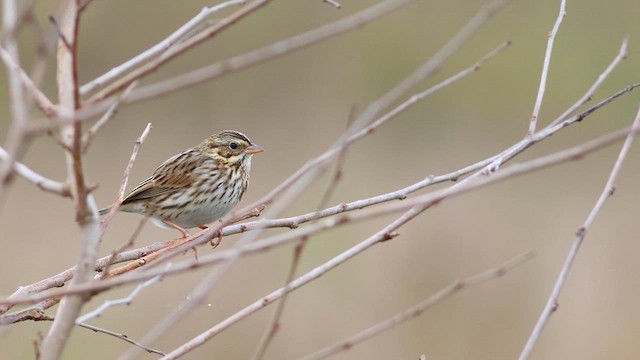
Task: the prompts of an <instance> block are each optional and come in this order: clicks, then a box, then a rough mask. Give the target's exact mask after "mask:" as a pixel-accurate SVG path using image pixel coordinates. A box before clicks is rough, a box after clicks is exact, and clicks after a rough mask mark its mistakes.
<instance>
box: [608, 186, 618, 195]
mask: <svg viewBox="0 0 640 360" xmlns="http://www.w3.org/2000/svg"><path fill="white" fill-rule="evenodd" d="M616 189H617V188H616V187H615V186H612V187H611V189H609V196H613V194H615V192H616Z"/></svg>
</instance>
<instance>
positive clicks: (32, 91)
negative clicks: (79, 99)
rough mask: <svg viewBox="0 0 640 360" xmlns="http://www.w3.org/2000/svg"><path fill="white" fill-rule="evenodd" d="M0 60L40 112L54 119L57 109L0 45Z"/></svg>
mask: <svg viewBox="0 0 640 360" xmlns="http://www.w3.org/2000/svg"><path fill="white" fill-rule="evenodd" d="M0 58H2V60H3V61H4V63H5V65H6V66H7V68H9V69H10V71H9V73H12V74H16V75H17V76H18V78H19V79H20V82H21V83H22V86H24V88H25V89H26V90H27V91H28V92H29V95H31V96H32V97H33V98H34V99H35V101H36V104H37V105H38V108H40V110H42V112H43V113H45V114H46V115H47V116H49V117H55V116H57V115H58V109H57V107H56V105H54V104H53V103H52V102H51V100H49V98H48V97H47V96H46V95H45V94H44V93H43V92H42V91H41V90H40V89H39V88H38V86H37V85H36V84H35V83H34V82H33V80H31V78H30V77H29V75H27V73H26V72H25V71H24V69H22V67H20V64H18V63H17V62H16V61H15V60H14V58H13V57H12V56H11V55H10V53H9V52H8V51H7V50H6V49H5V48H4V47H3V46H2V45H0Z"/></svg>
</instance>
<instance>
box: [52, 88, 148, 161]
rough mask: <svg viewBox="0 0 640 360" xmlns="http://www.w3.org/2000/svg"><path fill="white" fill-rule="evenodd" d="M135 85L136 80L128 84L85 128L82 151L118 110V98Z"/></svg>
mask: <svg viewBox="0 0 640 360" xmlns="http://www.w3.org/2000/svg"><path fill="white" fill-rule="evenodd" d="M137 85H138V81H137V80H136V81H134V82H132V83H131V84H129V86H127V88H126V89H124V91H123V92H122V93H121V94H120V96H118V97H117V99H116V102H114V103H113V104H111V106H110V107H109V109H108V110H107V111H106V112H105V113H104V115H102V117H101V118H100V120H98V121H97V122H96V123H95V124H93V126H92V127H91V128H90V129H89V130H87V132H86V133H84V135H83V136H82V151H83V152H86V151H87V149H88V148H89V145H91V141H93V138H94V137H95V136H96V134H97V133H98V131H100V129H102V127H103V126H105V125H106V124H107V123H108V122H109V120H111V119H112V118H113V116H114V115H115V114H116V112H117V111H118V106H120V100H121V99H122V97H123V96H127V95H129V94H130V93H131V90H133V89H134V88H135V87H136V86H137ZM54 125H55V124H54ZM149 125H151V124H149Z"/></svg>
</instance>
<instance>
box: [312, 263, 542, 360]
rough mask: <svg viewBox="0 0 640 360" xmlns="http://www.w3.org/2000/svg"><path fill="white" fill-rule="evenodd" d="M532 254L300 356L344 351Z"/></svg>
mask: <svg viewBox="0 0 640 360" xmlns="http://www.w3.org/2000/svg"><path fill="white" fill-rule="evenodd" d="M533 256H534V252H533V251H528V252H526V253H524V254H520V255H518V256H516V257H515V258H513V259H510V260H508V261H506V262H505V263H504V264H502V265H500V266H499V267H497V268H495V269H490V270H487V271H484V272H481V273H479V274H475V275H472V276H469V277H467V278H465V279H462V280H456V281H454V282H453V283H451V284H450V285H449V286H447V287H445V288H443V289H442V290H440V291H438V292H437V293H435V294H433V295H431V296H429V297H427V298H425V299H424V300H422V301H420V302H419V303H417V304H416V305H414V306H412V307H411V308H409V309H407V310H405V311H403V312H401V313H399V314H397V315H395V316H392V317H390V318H388V319H386V320H384V321H382V322H379V323H378V324H376V325H373V326H371V327H369V328H367V329H365V330H363V331H361V332H359V333H358V334H356V335H353V336H351V337H349V338H348V339H346V340H344V341H341V342H339V343H337V344H335V345H332V346H328V347H326V348H324V349H322V350H319V351H317V352H314V353H312V354H309V355H306V356H304V357H302V358H301V360H302V359H304V360H318V359H324V358H326V357H329V356H331V355H335V354H337V353H339V352H342V351H346V350H349V349H351V348H352V347H353V346H354V345H357V344H359V343H361V342H363V341H365V340H368V339H371V338H372V337H374V336H376V335H379V334H381V333H383V332H385V331H388V330H390V329H392V328H394V327H396V326H398V325H400V324H402V323H404V322H405V321H407V320H411V319H413V318H417V317H418V316H420V315H422V313H423V312H424V311H425V310H427V309H429V308H431V307H433V306H434V305H436V304H439V303H440V302H442V301H443V300H445V299H447V298H449V297H451V296H453V295H454V294H456V293H457V292H459V291H461V290H464V289H468V288H469V287H472V286H474V285H479V284H481V283H484V282H487V281H489V280H493V279H496V278H499V277H501V276H503V275H505V274H506V273H507V272H508V271H510V270H512V269H514V268H515V267H518V266H520V265H522V264H523V263H524V262H526V261H527V260H530V259H531V258H533Z"/></svg>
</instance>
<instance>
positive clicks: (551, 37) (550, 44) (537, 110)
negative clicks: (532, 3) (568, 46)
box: [527, 0, 567, 136]
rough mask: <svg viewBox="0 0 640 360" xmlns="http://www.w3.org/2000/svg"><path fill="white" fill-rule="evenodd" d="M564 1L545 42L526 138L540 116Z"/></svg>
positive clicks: (532, 131)
mask: <svg viewBox="0 0 640 360" xmlns="http://www.w3.org/2000/svg"><path fill="white" fill-rule="evenodd" d="M565 6H566V0H561V1H560V13H559V14H558V18H557V19H556V23H555V24H554V25H553V29H552V30H551V32H550V33H549V39H548V40H547V51H546V52H545V54H544V63H543V65H542V75H540V86H539V87H538V95H537V96H536V103H535V105H534V106H533V114H531V120H529V130H528V131H527V136H531V135H533V133H535V132H536V124H537V122H538V116H539V115H540V107H542V99H543V98H544V92H545V90H546V88H547V76H548V75H549V64H550V63H551V52H552V51H553V43H554V41H555V39H556V34H557V33H558V29H559V28H560V24H562V20H563V19H564V17H565V15H566V14H567V11H566V10H565Z"/></svg>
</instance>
